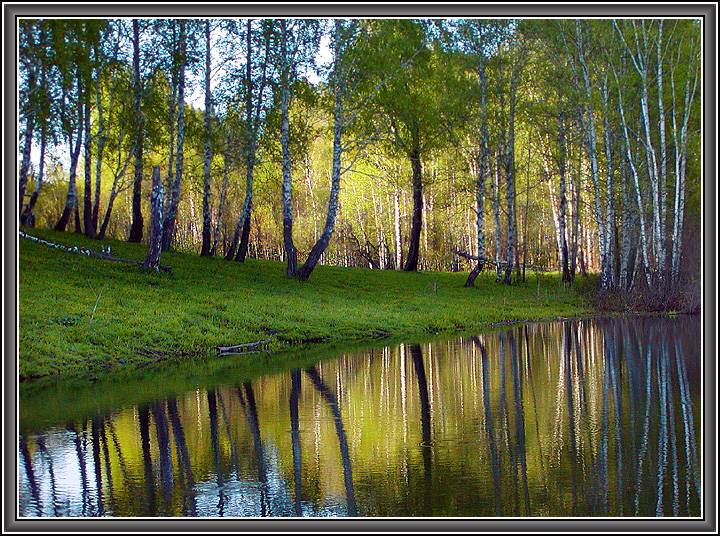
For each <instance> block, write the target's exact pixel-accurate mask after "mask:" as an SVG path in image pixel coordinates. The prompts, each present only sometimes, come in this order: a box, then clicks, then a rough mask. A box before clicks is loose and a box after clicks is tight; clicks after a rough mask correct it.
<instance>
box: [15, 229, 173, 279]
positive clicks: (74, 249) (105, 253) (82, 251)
mask: <svg viewBox="0 0 720 536" xmlns="http://www.w3.org/2000/svg"><path fill="white" fill-rule="evenodd" d="M19 235H20V238H24V239H26V240H30V241H31V242H35V243H36V244H42V245H43V246H47V247H49V248H54V249H59V250H61V251H65V252H66V253H75V254H76V255H85V256H86V257H92V258H95V259H102V260H104V261H110V262H121V263H124V264H134V265H136V266H142V261H136V260H133V259H124V258H122V257H115V256H113V255H110V253H109V252H110V246H108V247H107V249H105V248H103V250H102V251H101V252H98V251H93V250H92V249H88V248H83V247H80V246H66V245H64V244H58V243H57V242H50V241H48V240H43V239H42V238H38V237H37V236H32V235H29V234H27V233H25V232H23V231H19ZM160 271H162V272H171V271H172V268H171V267H170V266H162V265H161V266H160Z"/></svg>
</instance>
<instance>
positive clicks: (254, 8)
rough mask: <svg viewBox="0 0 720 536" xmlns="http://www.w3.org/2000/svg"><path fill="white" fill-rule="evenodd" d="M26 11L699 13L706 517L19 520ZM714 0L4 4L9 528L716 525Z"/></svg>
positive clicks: (632, 528) (662, 528) (604, 528)
mask: <svg viewBox="0 0 720 536" xmlns="http://www.w3.org/2000/svg"><path fill="white" fill-rule="evenodd" d="M22 16H30V17H72V16H86V17H87V16H90V17H92V16H97V17H103V18H104V17H122V16H125V17H129V16H134V17H153V16H157V17H168V16H197V17H207V16H228V17H248V16H252V17H263V16H266V17H303V16H307V17H328V18H332V17H378V18H383V17H460V16H467V17H537V18H542V17H569V18H575V17H580V18H582V17H624V16H633V17H678V16H682V17H688V16H693V17H702V19H703V21H704V22H703V28H704V34H703V39H704V41H703V46H704V56H703V62H704V65H703V71H702V72H703V86H702V87H703V104H704V108H703V170H704V175H703V177H702V191H703V206H702V211H703V214H702V229H703V260H702V263H703V264H702V270H703V306H702V327H703V329H702V332H703V359H704V364H703V406H702V419H703V420H702V422H703V430H702V434H703V442H702V459H703V494H702V502H703V507H702V517H701V518H697V519H688V518H684V519H648V518H640V519H633V518H622V519H621V518H617V519H608V518H601V519H594V518H592V519H590V518H533V519H528V518H523V519H518V518H503V519H500V518H418V519H409V518H397V519H393V518H351V519H315V518H313V519H265V520H258V519H247V520H242V519H207V518H204V519H189V518H179V519H167V518H163V519H151V518H133V519H130V518H123V519H117V518H115V519H92V520H91V519H88V520H77V519H72V520H63V519H56V518H52V519H32V520H31V519H18V518H17V502H16V500H17V484H18V482H17V470H16V469H17V463H18V462H17V438H18V417H17V416H18V409H17V402H18V365H17V356H18V318H19V317H18V315H19V310H18V306H19V295H18V292H19V290H18V289H19V287H18V278H19V276H20V274H19V265H18V227H17V202H16V199H17V193H16V192H17V181H16V180H14V179H13V177H16V175H17V173H16V167H17V158H16V155H17V143H18V138H17V131H16V128H17V127H16V125H17V109H16V98H17V80H16V79H17V68H16V60H17V47H16V44H17V39H16V28H17V18H18V17H22ZM716 17H717V4H716V3H715V2H706V3H696V4H680V3H677V4H652V3H635V4H628V3H604V4H560V3H555V4H549V3H548V4H480V3H475V4H420V3H409V4H399V3H382V4H380V3H364V4H360V3H355V4H319V3H316V4H302V3H284V4H279V3H276V4H265V5H263V4H192V3H173V4H150V3H146V4H134V5H133V4H99V3H96V4H69V3H68V4H41V3H38V4H23V3H4V4H3V30H4V31H3V64H4V70H3V82H4V84H3V95H4V114H3V116H4V125H3V129H4V130H3V134H4V135H3V138H4V164H5V165H4V167H5V169H4V172H5V180H4V181H3V185H4V188H3V193H4V211H3V239H4V240H3V253H4V256H3V297H4V300H3V301H4V309H3V313H4V322H3V348H4V359H3V374H4V375H3V378H4V384H3V387H4V396H3V442H4V449H3V477H4V478H3V531H4V532H100V531H102V532H161V531H163V532H201V531H213V532H230V531H232V532H235V531H253V532H329V531H333V532H337V531H353V532H399V531H403V532H446V531H447V532H475V531H496V532H589V531H592V532H615V531H618V532H716V495H715V492H716V456H717V450H716V444H715V437H716V408H717V406H716V403H717V402H716V382H715V379H716V356H717V350H716V339H715V326H716V277H717V275H716V261H717V248H716V244H717V242H716V231H717V221H716V201H717V197H716V177H717V174H716V153H715V147H716V141H717V140H716V127H717V123H716V113H717V110H716V98H717V95H716V82H717V75H716V72H715V66H716V61H717V56H716V53H717V34H716Z"/></svg>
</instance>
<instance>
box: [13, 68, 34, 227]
mask: <svg viewBox="0 0 720 536" xmlns="http://www.w3.org/2000/svg"><path fill="white" fill-rule="evenodd" d="M36 78H37V74H36V71H35V68H34V67H31V68H30V72H29V73H28V91H29V92H32V91H34V90H36V89H37V88H36V87H35V86H36V84H35V81H36ZM28 106H30V105H29V104H28ZM35 114H36V112H35V110H29V111H28V114H27V117H26V119H25V132H24V133H23V151H22V160H21V161H20V175H19V177H18V180H19V192H18V193H19V197H20V199H19V203H20V204H19V206H18V213H17V217H18V220H19V219H20V215H21V214H22V211H23V206H24V205H25V189H26V188H27V177H28V172H29V171H30V153H31V151H32V140H33V133H34V131H35V122H36V121H35Z"/></svg>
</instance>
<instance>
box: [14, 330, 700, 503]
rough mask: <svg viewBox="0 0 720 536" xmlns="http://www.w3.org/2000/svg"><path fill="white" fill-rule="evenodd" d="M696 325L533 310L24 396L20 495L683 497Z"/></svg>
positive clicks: (178, 498)
mask: <svg viewBox="0 0 720 536" xmlns="http://www.w3.org/2000/svg"><path fill="white" fill-rule="evenodd" d="M698 341H699V321H698V319H697V318H676V319H661V318H645V319H642V318H633V319H619V320H586V321H566V322H554V323H539V324H531V325H527V326H520V327H515V328H512V329H509V330H506V331H503V332H500V333H496V334H490V335H483V336H475V337H467V338H461V339H457V340H445V341H439V342H433V343H427V344H413V345H397V346H392V347H386V348H378V349H372V350H366V351H361V352H353V353H347V354H343V355H340V356H338V357H337V358H335V359H332V360H323V361H319V362H317V363H313V364H311V361H312V360H309V359H308V360H307V361H305V362H303V363H302V365H301V366H298V367H297V368H293V369H291V370H276V371H273V372H272V373H268V374H266V375H261V376H258V377H255V378H254V379H252V380H249V379H248V378H247V377H245V375H244V374H238V375H236V376H234V375H233V374H232V373H231V369H230V371H226V374H225V375H224V377H223V378H222V381H221V382H219V383H217V382H212V384H211V385H210V384H208V385H197V386H196V388H194V389H191V390H187V389H186V390H184V391H183V392H180V393H174V394H173V395H171V396H162V397H160V398H157V399H155V400H151V401H148V400H147V397H145V396H143V393H142V392H141V390H139V389H138V386H137V384H135V385H134V384H132V383H128V384H127V385H125V386H124V389H125V390H126V391H125V393H124V394H123V400H126V401H127V402H126V403H124V404H122V405H120V406H119V407H116V408H114V409H112V410H108V409H107V408H106V407H105V406H102V409H101V410H99V411H96V412H94V413H91V414H89V415H85V416H82V417H77V415H78V411H79V410H76V411H72V410H71V411H70V412H69V415H72V417H69V422H63V423H58V422H55V421H57V417H51V416H53V415H56V412H54V411H53V409H51V408H48V410H47V415H46V416H43V415H42V411H41V410H40V409H38V407H37V406H34V407H33V409H32V418H29V417H28V419H29V420H30V421H31V423H30V424H29V425H28V424H27V423H25V424H23V423H22V422H21V429H22V430H24V432H23V435H22V437H21V438H20V443H19V459H20V463H21V471H20V480H21V481H20V510H21V513H22V515H25V516H35V515H44V516H52V515H73V516H96V515H109V516H111V515H114V516H139V515H169V516H180V515H184V516H258V517H262V516H324V515H337V516H345V515H352V516H354V515H359V516H595V515H598V516H603V515H610V516H622V515H625V516H637V515H640V516H655V515H674V516H678V515H682V516H686V515H692V516H696V515H698V514H699V508H700V506H699V496H698V491H699V489H700V473H699V468H700V453H699V450H698V443H699V438H698V434H699V431H698V423H699V377H700V352H699V347H698ZM133 389H136V390H138V393H137V399H138V400H141V401H142V402H139V403H137V404H134V403H132V395H131V393H132V391H133ZM59 403H61V404H62V406H63V407H67V408H71V409H72V401H71V400H62V401H61V402H59ZM79 404H81V405H82V407H83V408H84V407H86V404H87V397H83V400H82V401H81V402H79ZM26 415H27V412H26ZM53 419H54V420H53ZM38 423H51V424H46V425H45V424H43V425H42V426H39V425H38Z"/></svg>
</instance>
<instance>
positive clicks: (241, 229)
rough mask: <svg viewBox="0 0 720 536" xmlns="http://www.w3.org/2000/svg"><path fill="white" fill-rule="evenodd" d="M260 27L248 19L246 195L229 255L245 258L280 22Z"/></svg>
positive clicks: (266, 21)
mask: <svg viewBox="0 0 720 536" xmlns="http://www.w3.org/2000/svg"><path fill="white" fill-rule="evenodd" d="M259 24H260V28H259V31H258V30H257V29H255V30H254V29H253V28H254V26H257V25H258V21H255V22H254V21H253V20H252V19H247V21H246V22H245V71H244V78H243V86H244V91H245V125H244V127H245V128H244V130H245V140H244V145H243V149H244V151H243V152H244V157H245V199H244V201H243V205H242V211H241V213H240V218H239V219H238V222H237V225H236V226H235V233H234V235H233V240H232V243H231V245H230V248H229V249H228V251H227V254H226V258H227V259H228V260H229V259H235V260H237V261H239V262H243V261H244V260H245V257H246V256H247V250H248V242H249V239H250V216H251V214H252V207H253V184H254V182H255V165H256V159H257V149H258V142H259V137H260V134H261V133H262V130H263V127H264V124H265V121H266V116H267V111H266V107H267V100H268V98H267V97H268V96H267V95H266V93H267V90H268V89H269V87H268V86H269V85H270V84H269V82H271V81H272V80H271V76H270V75H271V73H269V69H270V67H271V64H270V63H271V54H272V53H273V51H274V49H273V47H274V43H275V41H276V37H275V26H276V22H275V21H271V20H263V21H259ZM256 47H257V48H259V49H262V50H263V53H262V54H258V55H256V54H253V52H254V51H255V48H256Z"/></svg>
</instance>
